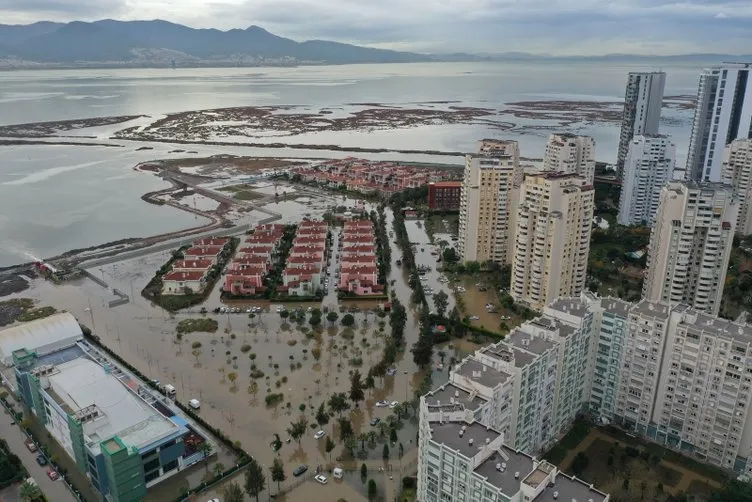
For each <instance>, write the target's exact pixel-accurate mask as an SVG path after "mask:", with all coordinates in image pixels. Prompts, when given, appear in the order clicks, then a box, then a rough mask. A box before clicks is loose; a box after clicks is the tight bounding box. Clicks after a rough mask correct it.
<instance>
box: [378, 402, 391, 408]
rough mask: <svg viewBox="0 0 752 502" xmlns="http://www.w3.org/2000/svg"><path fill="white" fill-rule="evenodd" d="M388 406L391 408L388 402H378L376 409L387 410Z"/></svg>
mask: <svg viewBox="0 0 752 502" xmlns="http://www.w3.org/2000/svg"><path fill="white" fill-rule="evenodd" d="M387 406H389V403H388V402H386V401H377V402H376V407H377V408H386V407H387Z"/></svg>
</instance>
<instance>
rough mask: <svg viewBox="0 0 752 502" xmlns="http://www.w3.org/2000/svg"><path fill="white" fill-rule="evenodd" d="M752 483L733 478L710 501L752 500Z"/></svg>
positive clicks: (739, 501) (744, 501)
mask: <svg viewBox="0 0 752 502" xmlns="http://www.w3.org/2000/svg"><path fill="white" fill-rule="evenodd" d="M751 501H752V483H746V482H744V481H737V480H733V481H731V482H730V483H728V484H727V485H726V486H724V487H723V489H722V490H720V491H718V492H716V493H714V494H713V495H712V496H711V497H710V502H751Z"/></svg>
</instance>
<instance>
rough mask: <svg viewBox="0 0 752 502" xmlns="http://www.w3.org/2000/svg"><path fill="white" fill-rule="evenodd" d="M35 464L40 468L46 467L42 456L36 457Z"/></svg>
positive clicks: (45, 461) (45, 460)
mask: <svg viewBox="0 0 752 502" xmlns="http://www.w3.org/2000/svg"><path fill="white" fill-rule="evenodd" d="M37 464H39V465H40V466H42V467H44V466H45V465H47V459H46V458H44V455H37Z"/></svg>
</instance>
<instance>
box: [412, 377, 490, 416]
mask: <svg viewBox="0 0 752 502" xmlns="http://www.w3.org/2000/svg"><path fill="white" fill-rule="evenodd" d="M425 400H426V404H427V405H428V406H451V405H452V404H461V405H462V406H464V407H465V408H466V409H469V410H475V409H477V408H478V407H479V406H480V405H481V404H483V403H484V402H485V401H486V400H485V399H483V398H482V397H480V396H477V395H476V396H474V397H473V398H472V399H470V393H469V392H467V391H466V390H463V389H461V388H459V387H457V386H456V385H454V384H452V383H451V382H449V383H446V384H444V385H442V386H441V387H439V388H438V389H435V390H432V391H431V392H429V393H428V394H426V395H425Z"/></svg>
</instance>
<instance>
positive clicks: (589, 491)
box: [534, 472, 607, 502]
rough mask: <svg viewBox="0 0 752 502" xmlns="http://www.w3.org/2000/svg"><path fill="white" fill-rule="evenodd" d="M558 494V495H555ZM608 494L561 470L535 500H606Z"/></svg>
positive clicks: (567, 501) (600, 501)
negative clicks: (553, 481)
mask: <svg viewBox="0 0 752 502" xmlns="http://www.w3.org/2000/svg"><path fill="white" fill-rule="evenodd" d="M554 495H556V497H554ZM606 497H607V495H606V494H605V493H603V492H601V491H599V490H596V489H595V488H593V487H592V485H589V484H588V483H585V482H584V481H581V480H579V479H577V478H576V477H574V476H572V477H569V476H568V475H566V474H564V473H563V472H560V473H558V474H557V475H556V482H555V483H554V484H552V485H551V484H549V485H548V486H547V487H546V489H545V490H543V493H541V494H540V495H538V496H537V497H536V498H535V501H534V502H569V501H571V500H576V501H577V502H590V501H591V500H592V501H593V502H604V500H606Z"/></svg>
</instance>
